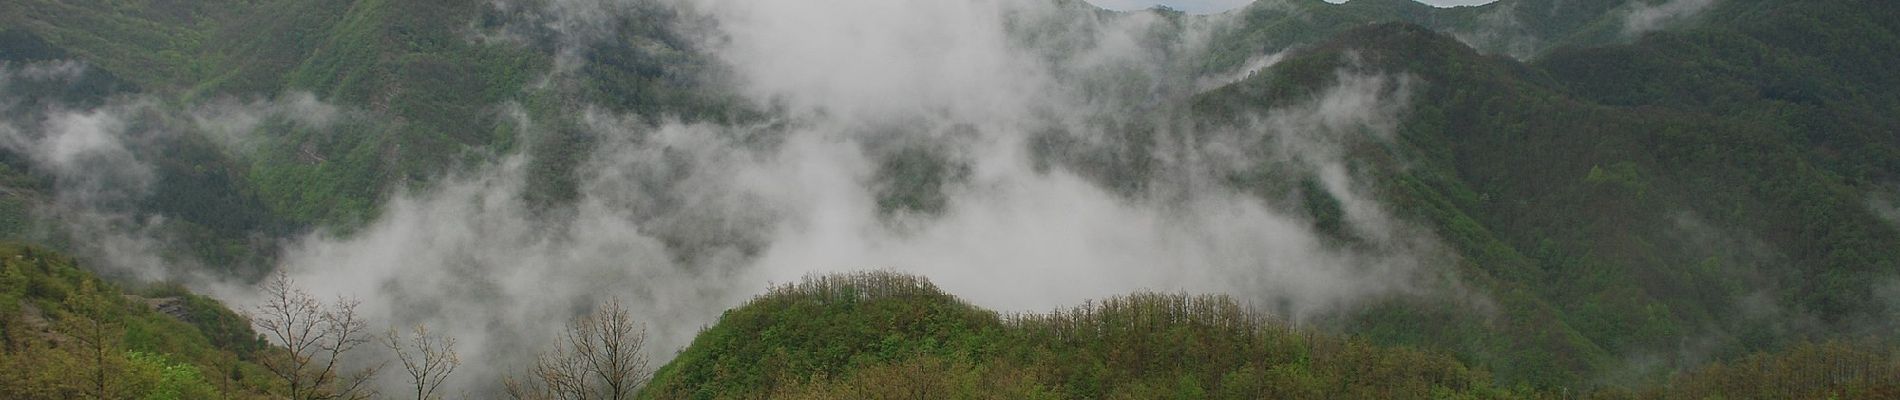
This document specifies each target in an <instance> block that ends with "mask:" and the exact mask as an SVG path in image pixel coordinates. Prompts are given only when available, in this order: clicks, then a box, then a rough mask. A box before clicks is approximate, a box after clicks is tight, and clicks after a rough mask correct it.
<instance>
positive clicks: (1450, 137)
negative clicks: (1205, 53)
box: [1193, 2, 1900, 384]
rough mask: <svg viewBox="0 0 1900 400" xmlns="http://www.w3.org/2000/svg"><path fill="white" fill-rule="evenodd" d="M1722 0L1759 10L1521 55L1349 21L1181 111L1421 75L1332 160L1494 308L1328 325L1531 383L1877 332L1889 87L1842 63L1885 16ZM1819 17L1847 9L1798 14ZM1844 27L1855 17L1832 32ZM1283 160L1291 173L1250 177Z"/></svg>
mask: <svg viewBox="0 0 1900 400" xmlns="http://www.w3.org/2000/svg"><path fill="white" fill-rule="evenodd" d="M1733 7H1734V8H1732V9H1718V10H1728V12H1738V13H1739V12H1741V11H1736V10H1737V9H1743V8H1745V7H1754V8H1752V9H1751V10H1753V12H1760V13H1765V14H1766V15H1768V16H1766V17H1761V19H1759V20H1749V21H1761V22H1742V23H1739V24H1736V25H1729V24H1728V23H1719V24H1717V23H1712V24H1710V25H1707V26H1706V27H1704V28H1699V29H1695V30H1690V31H1687V32H1686V33H1681V34H1676V33H1662V34H1656V35H1652V36H1649V37H1647V38H1645V39H1643V40H1641V41H1639V42H1636V43H1634V44H1630V45H1619V46H1611V47H1605V48H1595V49H1576V50H1558V51H1557V52H1555V53H1553V54H1552V55H1550V56H1548V57H1546V58H1544V59H1541V60H1540V61H1538V62H1537V63H1535V64H1532V65H1524V64H1519V63H1517V62H1514V61H1512V60H1508V59H1500V58H1486V57H1482V56H1479V55H1478V54H1477V53H1475V52H1473V51H1471V50H1469V49H1467V48H1465V47H1464V46H1461V45H1459V44H1458V43H1457V42H1455V41H1453V40H1451V39H1450V38H1447V37H1443V36H1441V35H1438V34H1434V33H1432V32H1430V31H1428V30H1426V29H1424V28H1417V27H1408V26H1403V25H1378V26H1372V27H1367V28H1362V29H1357V30H1353V31H1350V32H1346V33H1344V34H1341V35H1339V36H1337V37H1335V38H1334V39H1333V40H1331V41H1329V42H1327V43H1325V44H1321V45H1318V46H1315V47H1313V48H1311V49H1309V50H1304V51H1301V52H1298V53H1296V54H1295V55H1293V56H1291V57H1289V58H1288V59H1286V60H1284V61H1282V62H1281V63H1279V64H1277V65H1275V66H1274V67H1272V68H1270V69H1269V70H1266V71H1262V72H1261V74H1260V76H1257V77H1255V78H1253V79H1250V80H1248V81H1243V82H1240V83H1238V84H1235V85H1232V86H1229V87H1225V88H1222V89H1220V90H1216V91H1214V92H1210V93H1207V94H1204V95H1202V96H1200V97H1198V98H1196V99H1195V100H1194V108H1193V109H1194V110H1195V112H1196V114H1197V117H1196V118H1197V120H1199V121H1203V122H1202V123H1206V122H1207V121H1212V122H1213V125H1212V126H1215V127H1220V126H1225V124H1235V123H1238V122H1239V121H1242V120H1244V119H1245V118H1247V116H1249V115H1252V114H1251V113H1253V111H1251V110H1256V109H1259V108H1261V106H1262V105H1272V104H1283V103H1279V102H1285V101H1289V100H1291V101H1298V100H1297V99H1301V98H1304V97H1309V96H1312V94H1313V93H1317V92H1318V91H1319V90H1320V89H1322V88H1325V87H1328V85H1333V84H1334V83H1332V82H1335V81H1336V80H1337V79H1340V78H1338V77H1340V76H1342V75H1347V74H1374V75H1378V74H1387V75H1391V74H1397V75H1403V76H1408V77H1413V78H1416V79H1417V80H1418V81H1420V82H1421V85H1420V86H1421V87H1422V88H1423V89H1422V90H1419V91H1417V92H1415V93H1416V97H1415V98H1413V99H1411V101H1412V104H1413V108H1412V109H1410V110H1408V111H1407V112H1406V117H1405V122H1403V123H1402V124H1401V125H1400V127H1399V128H1398V131H1399V132H1400V134H1399V135H1397V136H1395V137H1393V138H1390V139H1373V140H1367V141H1364V142H1363V143H1360V144H1359V145H1358V147H1356V148H1357V150H1354V156H1353V157H1355V158H1354V161H1353V165H1352V166H1351V168H1352V169H1353V170H1354V171H1356V172H1357V173H1359V174H1365V175H1370V176H1373V177H1375V179H1374V180H1375V181H1377V182H1380V187H1381V188H1382V189H1381V190H1382V191H1383V192H1384V193H1385V194H1386V195H1387V196H1388V198H1389V199H1391V200H1390V201H1391V202H1392V203H1393V204H1394V205H1395V206H1396V207H1397V208H1399V209H1402V210H1407V212H1408V213H1410V214H1412V215H1411V216H1412V217H1413V218H1418V219H1421V220H1426V221H1430V223H1429V225H1431V226H1433V227H1434V230H1435V231H1436V232H1437V233H1438V235H1439V236H1440V237H1441V238H1444V239H1446V240H1448V241H1449V242H1450V244H1452V245H1453V247H1455V248H1457V249H1458V252H1459V253H1460V254H1461V255H1462V259H1463V260H1464V261H1463V262H1462V263H1463V264H1464V265H1465V269H1464V271H1466V272H1465V274H1466V275H1467V276H1470V277H1471V278H1472V280H1473V281H1474V282H1478V283H1479V284H1480V285H1483V286H1486V292H1487V293H1489V294H1490V295H1492V296H1495V298H1496V299H1497V300H1498V301H1499V302H1500V305H1501V306H1503V308H1504V310H1505V312H1504V315H1506V316H1508V318H1506V319H1504V320H1503V321H1505V322H1503V325H1502V326H1493V327H1491V328H1489V329H1490V332H1491V333H1488V334H1487V333H1477V334H1476V336H1477V337H1491V338H1494V339H1495V340H1501V341H1502V342H1492V343H1490V344H1488V345H1477V346H1473V345H1472V344H1471V343H1470V342H1469V340H1472V337H1473V333H1472V332H1465V333H1457V334H1452V333H1440V334H1433V333H1417V332H1406V331H1408V330H1409V329H1403V328H1399V327H1401V326H1409V325H1408V324H1420V325H1422V326H1424V327H1426V328H1425V329H1423V330H1424V331H1425V332H1438V331H1439V329H1444V328H1436V327H1437V326H1440V325H1441V323H1435V322H1432V319H1431V318H1420V317H1417V316H1416V314H1417V313H1419V312H1420V311H1417V310H1416V308H1419V307H1418V306H1407V307H1402V308H1406V309H1412V310H1411V311H1389V310H1375V311H1371V312H1367V313H1364V314H1362V315H1361V316H1360V317H1359V318H1358V319H1357V320H1356V321H1354V322H1351V323H1348V324H1347V325H1348V326H1351V327H1349V328H1346V329H1347V330H1349V331H1357V332H1371V333H1373V334H1374V335H1375V336H1376V337H1383V338H1385V340H1390V341H1394V342H1399V343H1435V344H1434V345H1435V346H1444V347H1446V348H1452V349H1459V348H1464V349H1465V350H1462V351H1460V353H1461V354H1465V355H1466V356H1467V357H1471V358H1473V359H1476V360H1484V361H1481V364H1482V365H1487V366H1490V367H1491V368H1493V369H1495V370H1499V371H1506V374H1507V375H1517V377H1520V378H1526V379H1528V380H1530V381H1533V382H1542V383H1543V384H1561V383H1560V382H1576V381H1577V379H1579V378H1581V377H1584V376H1602V377H1612V378H1613V377H1617V376H1620V377H1621V378H1613V379H1611V381H1612V382H1616V381H1622V380H1624V379H1629V378H1632V377H1640V376H1644V375H1645V374H1648V373H1647V372H1642V371H1659V370H1660V371H1666V370H1669V369H1671V368H1681V367H1689V366H1693V365H1696V364H1698V363H1700V362H1702V360H1707V359H1709V358H1711V357H1717V358H1719V357H1723V356H1724V355H1726V354H1736V353H1737V352H1740V351H1747V350H1752V349H1764V348H1776V347H1779V346H1781V345H1783V344H1785V343H1788V342H1789V341H1791V340H1798V339H1800V338H1804V337H1812V336H1831V335H1839V334H1849V335H1852V334H1857V333H1859V332H1883V331H1890V330H1891V329H1892V323H1893V319H1892V318H1891V315H1893V314H1892V313H1893V312H1894V303H1893V300H1892V299H1891V298H1890V296H1884V295H1880V294H1879V293H1885V292H1883V291H1884V290H1887V289H1884V288H1886V287H1888V286H1890V285H1891V284H1892V283H1891V282H1893V279H1894V276H1895V265H1896V264H1895V262H1896V260H1895V259H1894V257H1896V254H1895V253H1894V252H1893V251H1892V249H1893V248H1894V247H1893V244H1894V243H1900V233H1897V232H1896V231H1895V226H1894V225H1893V224H1891V223H1890V222H1887V221H1884V220H1883V218H1882V217H1881V216H1880V215H1879V214H1878V213H1877V212H1878V210H1880V209H1881V208H1879V207H1878V205H1879V204H1883V203H1880V202H1881V201H1883V200H1882V199H1886V198H1889V196H1891V195H1890V194H1885V193H1886V192H1887V191H1889V190H1890V189H1889V188H1890V187H1891V183H1889V182H1891V178H1887V177H1888V176H1890V174H1892V173H1894V171H1896V170H1895V169H1894V168H1893V167H1892V165H1891V160H1892V159H1893V158H1892V157H1891V154H1892V150H1890V149H1892V146H1893V143H1894V140H1893V139H1892V137H1891V136H1890V135H1884V134H1878V133H1874V132H1884V131H1888V130H1890V129H1888V128H1884V127H1891V126H1894V125H1893V122H1892V121H1891V120H1890V117H1889V116H1886V115H1884V114H1881V113H1877V112H1873V111H1871V110H1878V109H1883V108H1890V107H1891V104H1893V103H1892V100H1891V99H1890V98H1891V96H1890V94H1891V93H1893V90H1891V89H1882V88H1893V87H1894V86H1893V85H1892V83H1891V76H1890V75H1882V74H1876V73H1871V72H1863V71H1870V70H1866V69H1862V68H1865V67H1867V66H1879V65H1884V63H1889V62H1891V61H1890V56H1884V55H1874V53H1870V52H1865V51H1866V49H1867V48H1868V46H1874V48H1879V46H1892V45H1893V43H1894V42H1893V41H1889V40H1883V39H1881V38H1883V37H1885V36H1882V35H1884V34H1882V32H1891V31H1892V30H1891V28H1890V26H1891V24H1894V23H1895V22H1896V21H1886V20H1883V19H1881V18H1871V17H1867V16H1868V15H1892V14H1882V13H1871V14H1870V13H1865V11H1867V10H1866V9H1864V8H1859V7H1853V6H1849V5H1844V4H1842V5H1834V6H1814V7H1807V6H1794V5H1787V6H1782V7H1770V6H1760V7H1757V5H1755V4H1745V3H1739V2H1738V3H1737V4H1736V5H1734V6H1733ZM1712 12H1713V11H1712ZM1819 20H1833V21H1842V22H1843V24H1844V25H1847V26H1852V27H1853V28H1845V29H1843V30H1833V29H1824V28H1821V27H1818V26H1816V27H1809V28H1801V26H1803V25H1800V23H1801V21H1819ZM1791 26H1792V27H1794V28H1790V27H1791ZM1847 31H1853V32H1871V33H1874V34H1875V35H1874V36H1873V38H1872V39H1866V40H1855V39H1849V38H1846V37H1845V36H1844V35H1845V34H1844V33H1836V32H1847ZM1797 38H1798V39H1797ZM1793 43H1838V44H1827V45H1822V46H1813V45H1807V46H1795V45H1793ZM1856 43H1859V44H1856ZM1880 54H1893V53H1880ZM1762 60H1771V61H1769V62H1767V63H1765V64H1764V63H1762ZM1777 69H1779V70H1781V71H1783V72H1780V73H1776V72H1772V71H1775V70H1777ZM1285 179H1295V181H1297V179H1298V178H1279V180H1278V182H1279V183H1275V182H1274V181H1275V180H1274V179H1268V180H1267V181H1263V182H1260V183H1256V184H1260V185H1265V187H1268V188H1272V187H1285V185H1287V184H1288V183H1286V182H1287V181H1286V180H1285ZM1243 181H1245V180H1243ZM1276 190H1278V189H1267V191H1268V192H1273V191H1276ZM1868 204H1875V205H1876V206H1875V207H1870V206H1868ZM1318 217H1320V216H1317V215H1316V218H1318ZM1395 313H1396V314H1395ZM1550 319H1555V320H1556V321H1552V320H1550ZM1559 321H1561V322H1559ZM1449 324H1450V325H1453V326H1457V325H1460V323H1458V322H1451V323H1449ZM1504 332H1510V333H1504ZM1530 332H1540V333H1535V334H1533V333H1530ZM1539 337H1544V338H1550V339H1544V340H1540V339H1537V338H1539ZM1452 338H1456V339H1452ZM1558 338H1565V339H1558ZM1551 339H1555V340H1551ZM1505 343H1510V344H1505ZM1499 349H1511V350H1505V352H1507V353H1512V354H1511V355H1507V356H1503V357H1497V353H1494V352H1495V351H1498V350H1499ZM1494 357H1496V358H1494ZM1506 360H1509V361H1506ZM1526 363H1528V364H1526ZM1505 365H1511V366H1510V367H1506V366H1505ZM1658 368H1660V369H1658ZM1613 371H1615V372H1614V373H1613ZM1655 377H1656V375H1650V377H1649V378H1641V379H1639V380H1650V381H1653V380H1654V379H1655Z"/></svg>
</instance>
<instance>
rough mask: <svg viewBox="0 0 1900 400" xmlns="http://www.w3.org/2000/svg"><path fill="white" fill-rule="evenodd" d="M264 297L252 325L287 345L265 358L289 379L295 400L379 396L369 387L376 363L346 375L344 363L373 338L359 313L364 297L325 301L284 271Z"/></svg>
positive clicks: (267, 287) (274, 277)
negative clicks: (312, 294)
mask: <svg viewBox="0 0 1900 400" xmlns="http://www.w3.org/2000/svg"><path fill="white" fill-rule="evenodd" d="M264 295H265V296H266V298H265V299H264V303H263V304H259V305H258V306H257V309H256V310H254V311H253V313H252V314H253V315H251V321H252V324H254V325H256V326H257V328H258V331H259V332H262V333H263V334H264V335H265V336H266V338H267V339H269V340H271V341H273V342H276V343H277V345H279V346H283V348H282V349H267V350H265V351H266V354H265V356H263V357H260V358H261V359H262V360H263V364H264V367H265V368H266V369H269V370H270V371H271V373H273V374H275V375H277V377H279V378H283V379H284V380H285V381H287V382H289V384H290V385H289V386H290V387H289V389H290V393H289V395H290V398H291V399H295V400H331V399H365V398H369V397H371V396H373V395H375V393H373V392H372V391H371V390H370V388H368V387H366V386H365V385H366V384H367V383H368V382H369V380H370V377H372V376H374V375H375V374H376V370H377V368H376V367H367V368H363V369H360V370H357V371H355V372H351V373H348V375H345V372H344V371H343V366H342V364H341V363H342V362H343V356H344V355H345V354H347V353H349V352H350V350H354V349H356V347H357V346H360V345H362V344H364V343H368V342H369V340H370V339H369V336H368V335H367V329H368V326H369V324H368V323H366V322H365V321H364V320H363V319H362V317H361V316H359V315H357V314H356V307H357V306H358V305H360V304H362V301H360V300H356V299H351V298H337V299H336V301H335V302H332V303H330V304H324V303H322V302H319V301H317V299H316V298H315V297H312V296H311V295H310V293H309V292H305V291H304V290H303V289H299V288H297V287H296V284H295V282H292V281H291V280H290V275H289V274H288V273H285V272H284V271H278V272H277V274H276V275H272V277H271V279H270V280H269V281H268V282H265V283H264ZM276 350H282V351H276Z"/></svg>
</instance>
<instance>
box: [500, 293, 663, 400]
mask: <svg viewBox="0 0 1900 400" xmlns="http://www.w3.org/2000/svg"><path fill="white" fill-rule="evenodd" d="M646 338H647V334H646V328H644V327H641V326H639V324H636V323H634V322H633V318H632V317H631V316H629V315H628V314H627V309H626V308H625V307H622V306H621V305H620V300H618V299H615V300H612V301H609V302H608V303H607V304H606V305H605V306H603V307H601V308H600V309H597V310H595V311H594V312H593V313H590V314H587V315H583V316H581V317H580V318H576V319H575V320H574V321H571V322H569V323H568V325H567V329H566V330H565V331H563V332H562V334H561V336H559V337H557V338H556V339H555V343H554V348H553V349H552V350H550V351H548V352H546V353H542V354H541V355H540V356H538V357H536V358H535V363H534V366H532V367H530V368H529V370H528V375H529V376H528V379H527V380H526V381H525V382H524V381H517V380H515V379H508V381H507V382H506V383H505V384H506V387H507V391H508V395H509V396H510V397H513V398H516V399H534V400H542V399H550V400H551V399H563V400H570V399H571V400H623V399H629V398H632V397H633V394H634V391H635V390H638V389H639V388H640V387H641V386H642V385H645V384H646V381H647V379H648V378H651V377H652V371H651V370H649V369H648V368H647V357H646V353H644V352H643V351H642V348H643V347H645V345H646Z"/></svg>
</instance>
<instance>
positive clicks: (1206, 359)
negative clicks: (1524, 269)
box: [642, 272, 1509, 399]
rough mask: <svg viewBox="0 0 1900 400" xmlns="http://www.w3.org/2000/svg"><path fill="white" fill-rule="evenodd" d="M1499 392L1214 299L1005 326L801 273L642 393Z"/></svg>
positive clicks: (908, 287) (1175, 298)
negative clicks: (801, 279) (799, 278)
mask: <svg viewBox="0 0 1900 400" xmlns="http://www.w3.org/2000/svg"><path fill="white" fill-rule="evenodd" d="M1446 393H1458V394H1463V395H1469V396H1473V397H1476V398H1498V397H1505V396H1508V395H1509V393H1508V392H1506V391H1503V390H1500V389H1498V388H1495V387H1492V386H1491V380H1490V378H1489V377H1488V376H1487V375H1485V374H1484V373H1481V372H1476V371H1472V370H1469V369H1467V368H1466V367H1464V366H1463V365H1461V364H1460V363H1459V362H1458V361H1457V360H1455V359H1452V358H1450V357H1448V356H1445V355H1442V354H1435V353H1427V352H1421V351H1415V350H1408V349H1403V348H1387V347H1381V346H1376V345H1371V344H1369V343H1366V342H1363V341H1359V340H1349V339H1340V338H1336V337H1332V336H1329V335H1324V334H1318V333H1314V332H1310V331H1301V330H1295V329H1291V328H1288V327H1286V326H1285V325H1284V324H1282V323H1278V322H1274V321H1272V320H1271V319H1268V318H1266V317H1264V316H1261V315H1260V314H1257V313H1254V312H1251V311H1248V310H1246V309H1244V308H1242V307H1240V306H1239V305H1237V304H1235V303H1234V302H1233V301H1231V300H1228V299H1227V298H1225V297H1219V296H1186V295H1160V294H1137V295H1133V296H1127V297H1118V298H1113V299H1108V300H1104V301H1101V302H1091V303H1088V304H1085V305H1083V306H1081V307H1078V308H1074V309H1069V310H1063V311H1058V312H1055V313H1050V314H1027V315H1012V316H1002V315H998V314H996V313H993V312H988V311H984V310H981V309H978V308H975V307H972V306H969V305H967V304H965V303H963V302H961V301H959V300H957V299H956V298H954V297H951V296H949V295H946V294H943V293H941V292H939V291H938V290H937V289H936V288H935V287H934V286H931V285H930V284H929V282H926V281H924V280H922V279H921V278H917V277H913V276H908V275H901V274H894V273H883V272H874V273H858V274H851V275H834V276H821V277H813V278H808V279H806V280H805V281H804V282H801V283H798V284H793V285H786V286H780V287H777V288H774V289H773V290H772V291H771V292H770V293H768V294H766V295H764V296H761V297H759V298H756V299H754V300H752V301H751V302H748V303H747V304H746V305H744V306H741V307H738V308H735V309H733V310H730V311H728V312H727V313H726V314H725V315H724V316H722V317H721V319H720V322H719V324H717V325H715V326H713V327H711V328H708V329H707V330H706V331H705V332H702V333H701V334H700V336H699V337H698V338H697V339H696V340H695V341H694V343H693V344H692V345H691V346H689V347H687V348H686V350H684V351H682V352H681V353H680V355H679V357H678V358H675V359H674V361H673V362H671V363H669V364H667V365H666V366H665V367H662V368H661V369H660V370H659V371H658V372H657V373H656V374H655V375H654V379H653V382H652V383H651V384H650V385H649V386H648V387H647V389H646V390H645V391H644V392H642V396H643V397H644V398H751V397H757V396H763V395H766V394H772V395H774V396H783V397H787V398H837V397H859V398H900V397H902V398H916V397H917V396H923V397H926V398H970V399H977V398H1078V399H1082V398H1207V397H1210V396H1216V395H1219V396H1218V397H1220V398H1277V397H1296V398H1338V397H1349V398H1366V397H1377V398H1432V397H1435V396H1439V395H1441V394H1446Z"/></svg>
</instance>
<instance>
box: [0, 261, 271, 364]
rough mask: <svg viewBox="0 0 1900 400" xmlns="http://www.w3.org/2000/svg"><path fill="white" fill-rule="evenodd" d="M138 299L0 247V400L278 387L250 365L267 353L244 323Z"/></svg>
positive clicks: (154, 292) (204, 306)
mask: <svg viewBox="0 0 1900 400" xmlns="http://www.w3.org/2000/svg"><path fill="white" fill-rule="evenodd" d="M142 294H143V295H134V294H131V293H126V292H124V291H121V290H120V289H119V288H117V287H115V286H114V285H112V284H109V283H106V282H104V281H101V280H99V279H98V278H95V277H93V276H92V275H91V274H89V273H86V272H85V271H83V270H80V269H79V268H78V267H77V266H76V265H75V262H74V261H73V260H72V259H71V258H68V257H66V256H63V255H59V254H58V253H53V252H50V251H47V250H45V249H43V248H36V247H30V246H22V245H18V244H0V371H4V372H0V397H6V398H9V399H61V398H78V397H92V396H102V397H126V398H130V397H139V398H211V397H225V396H229V397H234V398H262V397H266V395H267V393H268V392H269V391H270V390H271V388H272V387H274V386H276V385H277V383H276V382H273V381H272V379H273V378H271V375H270V374H269V373H268V372H265V371H264V370H263V369H262V368H260V367H258V366H257V365H255V364H252V363H251V361H250V360H251V359H250V357H252V354H254V353H256V352H259V351H262V350H264V349H265V345H264V344H263V342H262V341H260V340H258V339H257V337H256V334H254V333H252V332H251V329H250V326H249V323H248V322H246V321H245V320H244V319H242V318H240V317H238V316H237V315H236V314H235V313H233V312H231V311H230V310H227V309H225V308H224V306H223V305H221V304H219V303H218V302H217V301H214V300H211V299H208V298H205V297H203V296H199V295H195V294H191V293H189V292H185V291H183V290H181V289H176V288H154V289H151V290H148V291H146V293H142ZM102 390H103V391H102ZM167 396H169V397H167Z"/></svg>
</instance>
